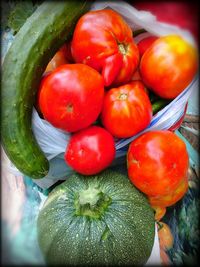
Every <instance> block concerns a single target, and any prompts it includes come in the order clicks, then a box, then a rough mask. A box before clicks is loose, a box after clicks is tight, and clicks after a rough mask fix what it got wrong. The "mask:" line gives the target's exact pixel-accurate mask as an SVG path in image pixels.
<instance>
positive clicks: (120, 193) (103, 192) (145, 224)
mask: <svg viewBox="0 0 200 267" xmlns="http://www.w3.org/2000/svg"><path fill="white" fill-rule="evenodd" d="M37 223H38V224H37V229H38V241H39V245H40V248H41V250H42V252H43V255H44V258H45V259H46V262H47V263H48V264H53V265H61V264H62V265H63V266H134V265H142V264H144V263H145V262H146V261H147V260H148V258H149V256H150V253H151V251H152V247H153V243H154V236H155V221H154V212H153V210H152V208H151V207H150V205H149V203H148V201H147V198H146V197H145V196H144V195H143V194H142V193H141V192H140V191H138V190H137V189H136V188H135V187H134V186H133V185H132V184H131V182H130V181H129V179H128V177H127V176H126V175H124V174H120V173H118V172H115V171H112V170H110V169H107V170H106V171H104V172H102V173H101V174H99V175H98V176H87V177H86V176H82V175H79V174H73V175H71V176H70V177H69V178H68V179H67V180H66V181H65V182H63V183H62V184H60V185H58V186H57V187H55V188H54V189H53V191H51V193H50V194H49V196H48V198H47V200H46V202H45V203H44V206H43V208H42V209H41V211H40V213H39V216H38V221H37Z"/></svg>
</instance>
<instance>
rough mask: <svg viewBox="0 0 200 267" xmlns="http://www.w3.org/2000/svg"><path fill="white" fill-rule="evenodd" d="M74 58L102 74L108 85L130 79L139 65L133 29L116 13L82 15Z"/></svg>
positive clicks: (73, 47)
mask: <svg viewBox="0 0 200 267" xmlns="http://www.w3.org/2000/svg"><path fill="white" fill-rule="evenodd" d="M71 48H72V55H73V58H74V59H75V61H76V62H78V63H84V64H87V65H89V66H91V67H93V68H94V69H96V70H97V71H99V72H101V73H102V76H103V78H104V84H105V86H110V85H111V84H112V85H115V86H116V85H119V84H122V83H125V82H129V81H130V80H131V77H132V74H133V72H134V71H135V70H136V68H137V66H138V64H139V52H138V48H137V45H136V44H135V43H134V41H133V36H132V30H131V28H130V27H129V25H128V24H127V23H126V22H125V21H124V20H123V18H122V17H121V16H120V15H119V14H118V13H117V12H115V11H113V10H96V11H90V12H87V13H86V14H85V15H83V16H82V17H81V18H80V19H79V21H78V23H77V25H76V27H75V30H74V34H73V38H72V47H71Z"/></svg>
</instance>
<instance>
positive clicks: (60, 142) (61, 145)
mask: <svg viewBox="0 0 200 267" xmlns="http://www.w3.org/2000/svg"><path fill="white" fill-rule="evenodd" d="M98 9H113V10H115V11H117V12H118V13H120V14H121V15H122V17H123V18H124V19H125V21H126V22H127V23H128V24H129V25H130V27H131V28H132V30H133V31H136V30H140V29H145V30H146V32H145V33H142V34H139V35H138V36H137V37H135V38H134V40H135V42H136V43H138V42H139V41H140V40H141V39H143V38H145V37H147V36H149V35H152V34H153V35H156V36H163V35H167V34H173V33H174V34H179V35H180V36H182V37H183V38H185V39H186V40H187V41H188V42H190V43H191V44H193V45H196V44H195V40H194V38H193V37H192V35H191V34H190V32H188V31H186V30H183V29H180V28H179V27H177V26H174V25H171V24H167V23H161V22H158V21H157V20H156V17H155V16H153V15H152V14H151V13H150V12H146V11H138V10H137V9H135V8H134V7H133V6H131V5H130V4H128V3H126V2H124V1H117V2H112V1H105V2H104V1H96V2H94V3H93V4H92V6H91V10H98ZM197 88H198V78H197V77H195V78H194V79H193V81H192V82H191V83H190V85H189V86H188V87H187V88H185V90H184V91H183V92H182V93H181V94H180V95H178V96H177V97H176V98H175V99H174V100H173V101H171V102H170V103H169V104H168V105H167V106H165V107H164V108H163V109H162V110H160V111H159V112H157V113H156V114H155V115H154V116H153V118H152V121H151V123H150V125H149V126H148V127H147V128H146V129H145V130H143V131H141V132H140V133H138V134H137V135H135V136H132V137H130V138H127V139H120V140H116V158H115V160H114V162H113V164H112V165H113V166H114V165H115V164H119V163H120V162H121V161H123V160H124V158H125V155H126V152H127V149H128V146H129V144H130V142H131V141H132V140H134V139H135V138H136V137H138V136H139V135H141V134H142V133H144V132H146V131H150V130H167V129H170V128H171V127H173V125H175V124H176V123H177V122H178V121H179V120H180V119H181V117H183V116H184V111H185V107H186V104H187V101H188V99H189V97H190V95H191V93H192V91H194V90H197ZM32 127H33V132H34V134H35V137H36V139H37V142H38V144H39V145H40V147H41V149H42V150H43V152H44V153H45V155H46V157H47V158H48V160H49V161H50V170H49V173H48V175H47V176H46V177H45V178H42V179H36V180H34V181H35V183H36V184H37V185H39V186H40V187H42V188H43V189H46V188H49V187H50V186H51V185H53V184H54V183H55V182H57V181H58V180H65V179H66V178H67V175H69V174H70V173H72V172H73V170H72V169H71V168H70V167H69V166H68V165H67V164H66V162H65V161H64V152H65V149H66V146H67V144H68V140H69V138H70V134H68V133H66V132H64V131H61V130H59V129H56V128H55V127H53V126H52V125H51V124H50V123H49V122H47V121H46V120H43V119H41V118H40V116H39V115H38V113H37V111H36V110H35V109H33V117H32ZM9 168H10V170H11V171H14V172H15V174H16V173H19V175H20V172H18V171H17V170H16V168H15V167H14V166H13V165H12V163H11V166H9Z"/></svg>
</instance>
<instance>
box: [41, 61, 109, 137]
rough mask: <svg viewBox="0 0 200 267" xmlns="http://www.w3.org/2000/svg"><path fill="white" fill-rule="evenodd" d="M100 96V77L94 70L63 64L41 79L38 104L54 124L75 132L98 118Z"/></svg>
mask: <svg viewBox="0 0 200 267" xmlns="http://www.w3.org/2000/svg"><path fill="white" fill-rule="evenodd" d="M103 97H104V86H103V79H102V77H101V75H100V74H99V73H98V72H97V71H96V70H94V69H92V68H91V67H89V66H87V65H84V64H66V65H62V66H60V67H58V68H57V69H56V70H54V71H53V72H52V73H50V74H49V75H48V77H47V78H46V79H45V80H44V82H43V84H42V87H41V91H40V94H39V106H40V109H41V111H42V114H43V116H44V118H45V119H46V120H47V121H49V122H50V123H51V124H52V125H53V126H55V127H57V128H60V129H62V130H65V131H68V132H74V131H78V130H80V129H82V128H85V127H88V126H89V125H90V124H92V123H93V122H94V121H95V120H96V119H97V117H98V116H99V114H100V112H101V108H102V104H103Z"/></svg>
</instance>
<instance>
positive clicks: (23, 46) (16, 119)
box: [1, 0, 91, 178]
mask: <svg viewBox="0 0 200 267" xmlns="http://www.w3.org/2000/svg"><path fill="white" fill-rule="evenodd" d="M89 2H90V3H89ZM90 4H91V1H88V2H87V1H78V0H77V1H45V2H44V3H43V4H41V5H40V6H39V7H38V8H37V9H36V10H35V12H34V13H33V14H32V15H31V16H30V17H29V18H28V19H27V21H26V22H25V24H24V25H23V26H22V28H21V29H20V30H19V32H18V33H17V35H16V37H15V39H14V41H13V44H12V45H11V47H10V49H9V50H8V52H7V54H6V57H5V59H4V62H3V67H2V86H1V94H2V102H1V110H2V111H1V115H2V116H1V119H2V120H1V121H2V128H1V130H2V144H3V147H4V150H5V152H6V154H7V155H8V157H9V158H10V160H11V161H12V162H13V163H14V165H15V166H16V167H17V168H18V169H19V170H20V171H21V172H22V173H24V174H26V175H28V176H29V177H31V178H42V177H44V176H45V175H46V174H47V173H48V169H49V163H48V160H47V159H46V157H45V155H44V153H43V152H42V151H41V149H40V147H39V145H38V144H37V142H36V139H35V137H34V135H33V132H32V127H31V124H32V108H33V104H34V102H35V96H36V92H37V90H38V87H39V83H40V79H41V76H42V74H43V72H44V70H45V68H46V65H47V64H48V62H49V61H50V59H51V58H52V57H53V55H54V54H55V52H56V51H57V50H58V49H59V48H60V47H61V45H62V44H63V43H64V42H65V41H67V40H68V39H69V38H71V36H72V33H73V30H74V27H75V24H76V22H77V20H78V19H79V17H80V16H81V15H82V14H83V13H85V12H86V11H87V10H88V9H89V6H90Z"/></svg>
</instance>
